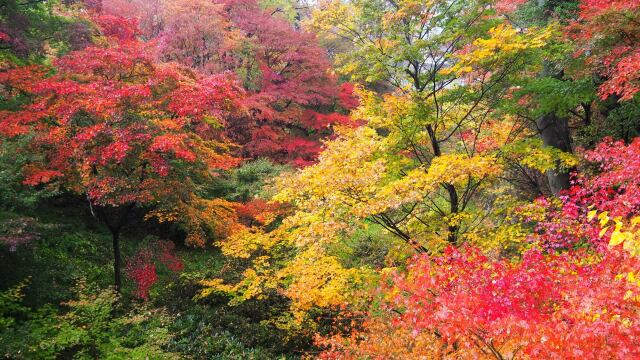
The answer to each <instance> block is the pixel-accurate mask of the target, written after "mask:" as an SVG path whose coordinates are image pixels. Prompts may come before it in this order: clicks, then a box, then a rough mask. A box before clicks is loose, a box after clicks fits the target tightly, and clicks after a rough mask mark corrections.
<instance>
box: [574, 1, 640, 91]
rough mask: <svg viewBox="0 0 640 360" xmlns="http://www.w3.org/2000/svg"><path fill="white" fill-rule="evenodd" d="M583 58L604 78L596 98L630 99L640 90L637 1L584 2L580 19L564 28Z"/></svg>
mask: <svg viewBox="0 0 640 360" xmlns="http://www.w3.org/2000/svg"><path fill="white" fill-rule="evenodd" d="M567 32H568V35H569V36H570V37H571V38H572V39H573V40H575V41H576V42H577V43H578V44H579V45H580V47H579V49H578V52H577V54H576V55H583V54H588V55H586V62H587V65H588V66H589V67H590V68H592V69H593V70H594V71H595V72H596V73H598V74H600V75H601V76H602V77H603V78H604V82H603V83H602V84H601V86H600V89H599V95H600V97H601V98H602V99H606V98H607V97H609V96H611V95H615V96H618V97H619V98H620V99H621V100H630V99H632V98H633V96H634V95H635V94H636V93H637V92H638V91H640V40H638V38H637V36H636V35H635V34H638V32H640V3H638V1H636V0H583V1H582V3H581V5H580V12H579V19H578V21H576V22H575V23H573V24H571V25H570V26H569V27H568V28H567Z"/></svg>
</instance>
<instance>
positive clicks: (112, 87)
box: [0, 29, 244, 206]
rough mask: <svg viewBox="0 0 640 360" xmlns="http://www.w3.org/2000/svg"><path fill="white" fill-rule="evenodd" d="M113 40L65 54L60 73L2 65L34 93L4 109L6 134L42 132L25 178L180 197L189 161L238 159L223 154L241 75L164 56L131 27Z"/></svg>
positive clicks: (13, 90)
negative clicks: (204, 71) (197, 70)
mask: <svg viewBox="0 0 640 360" xmlns="http://www.w3.org/2000/svg"><path fill="white" fill-rule="evenodd" d="M121 30H122V29H121ZM123 38H125V39H124V40H123ZM110 43H111V45H110V46H107V47H98V46H93V47H89V48H86V49H84V50H82V51H76V52H72V53H70V54H68V55H67V56H65V57H62V58H60V59H58V60H56V61H55V68H56V71H57V72H56V74H55V75H53V76H47V75H46V70H45V69H40V68H37V67H19V68H15V69H10V70H8V71H6V72H2V73H0V83H1V84H2V85H3V86H4V87H5V89H6V92H7V95H8V96H13V95H18V94H21V93H26V94H29V95H30V97H31V98H32V99H33V101H32V102H31V103H30V104H28V105H26V106H24V107H23V108H21V109H19V110H18V111H3V112H0V135H2V136H6V137H15V136H19V135H26V134H31V135H32V140H31V142H30V144H29V146H28V148H25V149H23V150H22V151H28V152H31V153H33V154H37V156H35V157H34V161H33V162H32V163H31V164H29V165H28V166H27V167H26V168H25V169H24V174H25V180H24V182H25V184H28V185H38V184H41V183H50V182H55V183H57V184H59V185H62V186H64V187H66V188H68V189H70V190H72V191H75V192H79V193H81V194H85V193H86V194H88V195H89V197H90V199H91V200H92V201H93V202H94V203H95V204H99V205H113V206H117V205H122V204H128V203H132V202H136V203H146V202H150V201H159V200H160V199H161V198H163V197H164V196H172V195H173V194H175V191H176V190H178V189H179V188H175V186H177V185H178V184H180V185H181V187H184V186H186V185H188V182H187V181H185V180H186V177H187V176H189V175H188V174H187V173H185V172H184V171H185V170H186V171H187V172H189V171H192V172H193V171H202V170H207V171H216V170H218V169H227V168H229V167H232V166H235V165H236V164H237V163H238V161H239V160H238V159H236V158H234V157H232V156H230V155H229V154H225V153H219V151H220V149H224V147H225V146H222V145H223V144H225V143H226V142H227V140H226V139H225V136H224V134H223V130H222V129H221V128H220V126H221V125H222V126H223V125H224V122H223V120H218V119H222V118H224V117H225V116H227V115H228V114H231V113H234V112H237V111H238V109H239V108H240V102H241V100H242V97H243V94H244V92H243V91H242V89H240V88H239V87H238V86H237V83H236V81H235V79H234V77H233V76H231V75H230V74H220V75H209V76H200V75H197V74H194V73H193V72H191V71H190V70H188V69H186V68H183V67H180V66H177V65H175V64H160V65H159V64H156V63H155V62H154V60H153V59H154V57H153V54H152V53H151V51H150V47H149V46H148V45H147V44H143V43H140V42H138V41H136V40H131V39H128V35H127V36H122V34H120V33H119V34H117V36H116V37H112V38H110ZM151 49H153V48H152V47H151ZM211 118H216V121H215V122H212V121H210V119H211ZM177 169H180V171H183V173H181V174H178V173H175V171H174V172H172V170H177ZM198 169H201V170H198ZM171 175H174V176H171ZM169 184H172V185H169Z"/></svg>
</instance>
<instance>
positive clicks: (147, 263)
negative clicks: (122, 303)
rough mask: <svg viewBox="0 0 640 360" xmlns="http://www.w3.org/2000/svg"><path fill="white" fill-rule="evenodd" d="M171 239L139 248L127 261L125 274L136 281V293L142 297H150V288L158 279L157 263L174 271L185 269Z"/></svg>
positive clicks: (145, 298) (144, 298)
mask: <svg viewBox="0 0 640 360" xmlns="http://www.w3.org/2000/svg"><path fill="white" fill-rule="evenodd" d="M174 249H175V245H174V243H173V242H171V241H158V242H157V243H154V244H152V245H150V246H146V247H143V248H141V249H140V250H138V252H137V253H136V254H135V255H134V256H133V257H132V258H131V259H129V260H128V261H127V264H126V266H125V269H124V270H125V274H126V275H127V276H128V277H129V278H130V279H131V280H132V281H133V282H134V283H135V285H136V289H135V290H134V295H135V296H137V297H138V298H140V299H143V300H147V299H148V298H149V290H150V289H151V287H152V286H153V285H154V284H155V283H156V282H157V281H158V274H157V273H156V265H158V264H162V265H164V266H166V267H167V268H168V269H169V270H171V271H172V272H174V273H177V272H180V271H182V270H183V269H184V263H183V262H182V260H180V258H179V257H178V256H177V255H176V254H175V251H174Z"/></svg>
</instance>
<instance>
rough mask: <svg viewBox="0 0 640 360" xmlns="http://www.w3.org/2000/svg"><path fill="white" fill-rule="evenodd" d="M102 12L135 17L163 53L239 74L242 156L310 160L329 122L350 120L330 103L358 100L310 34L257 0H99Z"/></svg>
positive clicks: (234, 121) (237, 128)
mask: <svg viewBox="0 0 640 360" xmlns="http://www.w3.org/2000/svg"><path fill="white" fill-rule="evenodd" d="M134 5H135V6H134ZM102 13H105V14H112V15H113V14H115V15H120V16H129V17H131V18H133V19H135V20H136V22H138V23H140V24H141V25H142V26H143V28H144V33H145V36H146V37H148V38H153V39H155V40H156V43H157V45H158V46H157V50H158V52H159V56H160V57H161V58H162V59H163V60H172V61H179V62H181V63H183V64H185V65H187V66H190V67H192V68H193V69H194V70H195V71H197V72H200V73H203V74H208V73H211V72H219V71H225V70H228V71H232V72H235V73H237V74H240V77H241V78H242V79H243V81H244V83H245V84H244V85H245V89H246V90H247V97H246V98H245V99H244V101H243V104H244V106H246V107H247V108H248V109H249V110H250V111H249V112H248V113H247V114H245V115H243V116H237V117H231V118H229V119H228V127H227V133H228V134H229V136H230V137H231V138H232V139H233V140H234V141H235V142H237V143H239V144H241V145H243V148H242V149H243V155H244V156H246V157H265V156H266V157H269V158H271V159H273V160H276V161H280V162H289V163H293V164H297V165H301V166H302V165H306V164H309V163H311V162H312V161H313V160H315V158H316V156H317V154H318V152H319V151H320V150H321V146H320V139H321V138H322V137H323V136H326V135H329V134H331V131H332V129H331V126H332V125H335V124H341V123H345V122H348V120H349V119H348V117H346V116H344V115H340V114H338V113H333V112H332V111H334V110H335V108H336V105H337V104H339V107H341V108H343V109H351V108H353V107H355V106H357V100H356V99H355V97H354V96H353V86H352V85H350V84H345V85H343V86H342V87H339V86H338V85H337V83H336V81H335V79H334V78H333V76H331V75H330V71H329V70H330V61H329V60H328V57H327V54H326V51H325V50H324V49H323V48H321V47H320V46H319V45H318V43H317V40H316V39H315V36H314V35H313V34H311V33H307V32H303V31H301V30H299V29H295V28H294V27H293V26H292V25H291V24H290V23H289V22H288V21H287V20H285V19H284V18H282V17H280V16H278V11H273V9H264V8H263V7H262V6H261V5H260V4H259V3H258V2H257V1H255V0H228V1H227V0H218V1H207V0H198V1H193V0H189V1H186V0H179V1H163V0H154V1H146V0H145V1H140V0H134V1H133V2H125V1H123V0H105V1H103V6H102ZM158 19H160V20H158ZM247 49H251V50H250V51H247ZM312 110H313V111H312ZM300 139H303V140H305V141H304V142H303V141H300Z"/></svg>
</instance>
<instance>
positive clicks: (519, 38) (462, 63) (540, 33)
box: [442, 23, 555, 76]
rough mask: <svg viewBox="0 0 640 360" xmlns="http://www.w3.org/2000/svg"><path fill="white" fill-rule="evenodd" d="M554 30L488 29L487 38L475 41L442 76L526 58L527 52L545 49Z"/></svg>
mask: <svg viewBox="0 0 640 360" xmlns="http://www.w3.org/2000/svg"><path fill="white" fill-rule="evenodd" d="M554 31H555V30H554V28H553V27H547V28H542V29H540V28H532V29H529V30H528V31H527V32H526V33H522V32H520V31H518V30H516V29H515V28H514V27H512V26H511V25H509V24H505V23H503V24H500V25H498V26H496V27H494V28H492V29H490V30H489V36H488V37H487V38H479V39H477V40H475V41H474V42H473V44H472V45H471V46H469V47H468V48H467V49H465V50H464V51H461V52H459V53H458V54H456V55H455V58H456V59H457V62H456V64H455V65H454V66H452V67H450V68H446V69H443V70H442V73H443V74H451V73H455V74H457V75H458V76H462V75H465V74H468V73H471V72H473V71H475V70H477V69H478V68H484V69H486V70H491V69H492V68H493V67H495V66H496V65H497V64H499V63H500V62H510V61H514V56H518V55H523V54H525V52H526V51H527V50H532V49H540V48H542V47H544V46H545V44H546V43H547V41H548V40H549V39H550V38H551V37H552V36H553V34H554Z"/></svg>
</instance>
